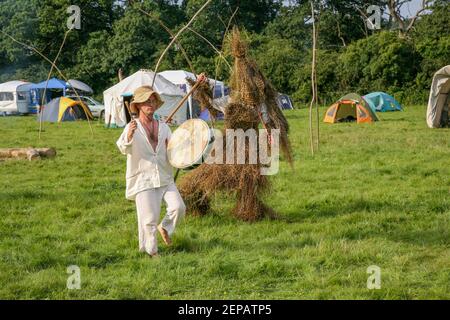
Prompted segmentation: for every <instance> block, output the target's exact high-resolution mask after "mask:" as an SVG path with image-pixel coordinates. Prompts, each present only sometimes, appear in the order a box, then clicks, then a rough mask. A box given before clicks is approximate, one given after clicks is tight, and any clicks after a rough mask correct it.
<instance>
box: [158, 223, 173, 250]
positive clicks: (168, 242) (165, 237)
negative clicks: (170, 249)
mask: <svg viewBox="0 0 450 320" xmlns="http://www.w3.org/2000/svg"><path fill="white" fill-rule="evenodd" d="M158 231H159V233H160V234H161V237H162V239H163V241H164V243H165V244H166V245H168V246H170V245H171V244H172V240H171V239H170V236H169V233H168V232H167V231H166V229H164V228H163V227H161V226H158Z"/></svg>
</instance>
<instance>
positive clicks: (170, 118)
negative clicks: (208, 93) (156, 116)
mask: <svg viewBox="0 0 450 320" xmlns="http://www.w3.org/2000/svg"><path fill="white" fill-rule="evenodd" d="M200 83H202V81H197V83H196V84H194V86H193V87H192V88H191V90H190V91H189V92H188V93H187V94H186V95H185V96H184V97H183V99H181V101H180V102H178V105H177V106H176V107H175V109H174V110H173V111H172V112H171V113H170V114H169V116H168V117H167V119H166V123H169V122H170V121H172V118H173V116H174V115H175V113H177V111H178V110H179V109H180V108H181V106H182V105H183V103H185V102H186V100H187V99H188V98H189V96H190V95H191V94H192V93H194V91H195V89H197V87H198V86H199V85H200Z"/></svg>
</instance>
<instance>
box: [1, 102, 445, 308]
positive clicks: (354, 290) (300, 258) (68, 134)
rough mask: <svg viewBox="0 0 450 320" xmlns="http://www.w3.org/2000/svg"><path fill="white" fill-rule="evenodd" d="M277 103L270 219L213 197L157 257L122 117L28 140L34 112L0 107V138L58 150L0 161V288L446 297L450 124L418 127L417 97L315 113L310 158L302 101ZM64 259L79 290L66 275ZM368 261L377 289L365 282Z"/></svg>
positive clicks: (139, 294) (110, 295)
mask: <svg viewBox="0 0 450 320" xmlns="http://www.w3.org/2000/svg"><path fill="white" fill-rule="evenodd" d="M324 111H325V109H323V108H322V109H321V113H323V112H324ZM286 114H287V116H288V119H289V122H290V124H291V128H292V133H291V140H292V143H293V147H294V150H295V169H294V171H293V170H291V169H290V168H289V167H288V166H287V165H286V163H285V162H282V164H281V170H280V173H279V174H278V175H276V176H274V177H272V182H273V192H271V194H270V195H268V196H267V198H266V201H267V203H268V204H270V205H271V206H272V207H273V208H274V209H276V210H277V211H278V212H279V214H280V219H278V220H275V221H270V220H263V221H259V222H256V223H245V222H241V221H237V220H235V219H234V218H233V217H232V216H231V214H230V208H231V207H232V206H233V203H232V198H231V197H226V196H218V197H217V198H216V199H214V207H213V212H212V213H211V215H209V216H207V217H203V218H195V217H190V216H188V217H187V218H186V219H185V220H184V222H183V223H182V224H181V225H180V226H179V228H178V230H177V233H176V235H175V237H174V246H173V247H171V248H167V247H165V246H163V245H160V253H161V258H160V259H159V260H151V259H149V258H147V257H146V256H145V255H144V254H141V253H139V252H138V248H137V247H138V243H137V241H138V239H137V225H136V224H137V222H136V213H135V207H134V203H133V202H130V201H127V200H125V197H124V193H125V157H124V156H122V155H121V154H119V152H118V150H117V149H116V146H115V141H116V139H117V138H118V136H119V135H120V133H121V130H118V129H109V130H108V129H105V128H103V126H102V125H101V124H99V123H93V136H91V133H90V130H89V126H88V124H87V123H86V122H77V123H63V124H60V125H56V124H48V123H46V124H44V132H43V133H42V138H41V140H38V131H37V130H38V125H37V122H36V121H35V119H34V117H31V116H30V117H7V118H3V117H2V118H0V136H1V137H2V139H1V141H0V147H19V146H20V147H26V146H36V147H39V146H51V147H55V148H56V149H57V152H58V155H57V157H56V158H55V159H53V160H43V161H35V162H28V161H4V162H0V177H1V181H2V189H1V190H0V214H1V222H0V298H3V299H104V298H106V299H117V298H125V299H136V298H137V299H141V298H142V299H222V298H224V299H260V298H261V299H418V298H438V299H449V298H450V232H449V230H450V131H449V130H448V129H441V130H437V129H435V130H432V129H428V128H427V127H426V123H425V107H424V106H415V107H409V108H407V109H406V111H404V112H396V113H383V114H380V117H381V118H382V120H383V121H381V122H378V123H375V124H371V125H367V124H361V125H358V124H355V123H350V124H348V123H343V124H336V125H328V124H323V123H321V125H320V130H321V143H320V152H319V153H318V154H316V155H315V156H314V157H312V156H311V155H310V151H309V140H308V113H307V110H295V111H290V112H287V113H286ZM69 265H78V266H79V267H80V268H81V290H68V289H67V288H66V281H67V277H68V276H69V275H68V274H67V273H66V268H67V267H68V266H69ZM370 265H377V266H379V267H380V268H381V281H382V282H381V286H382V288H381V289H380V290H369V289H367V287H366V282H367V277H368V276H369V275H368V274H367V273H366V270H367V267H369V266H370Z"/></svg>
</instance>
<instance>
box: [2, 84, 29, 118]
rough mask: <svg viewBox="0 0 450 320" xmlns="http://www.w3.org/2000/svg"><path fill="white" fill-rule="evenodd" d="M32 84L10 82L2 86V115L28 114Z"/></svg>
mask: <svg viewBox="0 0 450 320" xmlns="http://www.w3.org/2000/svg"><path fill="white" fill-rule="evenodd" d="M31 86H32V83H29V82H24V81H8V82H5V83H2V84H0V113H9V114H11V113H28V106H29V105H30V87H31Z"/></svg>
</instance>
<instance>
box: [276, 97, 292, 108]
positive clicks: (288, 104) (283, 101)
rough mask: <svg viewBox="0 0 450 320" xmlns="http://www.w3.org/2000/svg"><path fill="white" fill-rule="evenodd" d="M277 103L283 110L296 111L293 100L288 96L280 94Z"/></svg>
mask: <svg viewBox="0 0 450 320" xmlns="http://www.w3.org/2000/svg"><path fill="white" fill-rule="evenodd" d="M277 103H278V106H279V107H280V109H281V110H292V109H294V104H293V103H292V100H291V98H290V97H289V96H288V95H287V94H283V93H278V97H277Z"/></svg>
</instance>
